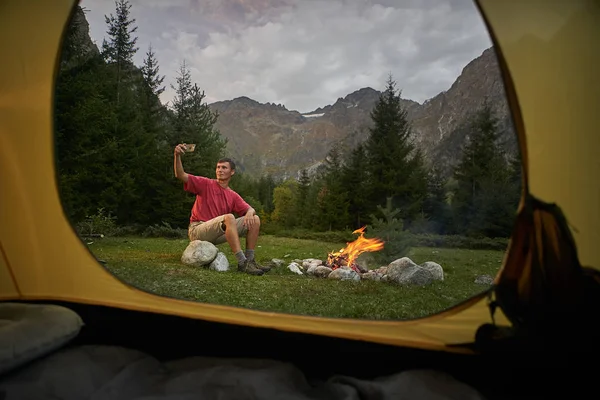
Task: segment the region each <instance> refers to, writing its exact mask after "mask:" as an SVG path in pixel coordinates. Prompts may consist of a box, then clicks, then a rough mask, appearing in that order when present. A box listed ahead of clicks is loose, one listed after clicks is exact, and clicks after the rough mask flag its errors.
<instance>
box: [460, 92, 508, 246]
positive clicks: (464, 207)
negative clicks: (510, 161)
mask: <svg viewBox="0 0 600 400" xmlns="http://www.w3.org/2000/svg"><path fill="white" fill-rule="evenodd" d="M497 141H498V119H497V118H496V116H495V115H494V114H493V112H492V110H491V107H490V105H489V103H487V102H485V103H484V104H483V106H482V108H481V109H480V110H479V111H478V112H477V113H476V114H475V118H474V119H473V122H472V125H471V130H470V135H469V138H468V142H467V144H466V146H465V148H464V150H463V154H462V157H461V160H460V162H459V163H458V164H457V166H456V168H455V171H454V178H455V179H456V183H457V187H456V190H455V192H454V196H453V199H452V202H453V204H452V210H453V220H454V228H455V230H456V231H457V232H458V233H462V234H467V235H470V236H482V235H484V236H487V235H492V234H493V235H497V234H498V233H499V232H500V231H502V229H506V226H507V223H506V221H504V220H503V219H506V218H509V219H510V217H509V216H507V212H506V207H504V206H501V204H505V203H506V199H507V197H506V196H505V195H506V194H507V191H509V190H510V189H509V185H508V184H507V183H508V179H509V173H508V168H507V163H506V159H505V157H504V154H503V152H502V149H501V147H500V146H499V145H498V143H497ZM499 202H500V203H499ZM511 223H512V221H510V222H509V224H511ZM498 227H501V228H498Z"/></svg>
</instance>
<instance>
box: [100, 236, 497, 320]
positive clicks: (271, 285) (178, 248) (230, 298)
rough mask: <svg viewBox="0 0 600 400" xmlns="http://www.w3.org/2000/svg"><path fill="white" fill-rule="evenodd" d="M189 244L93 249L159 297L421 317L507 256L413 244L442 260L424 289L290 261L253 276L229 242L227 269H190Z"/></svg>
mask: <svg viewBox="0 0 600 400" xmlns="http://www.w3.org/2000/svg"><path fill="white" fill-rule="evenodd" d="M188 243H189V242H188V240H186V239H159V238H137V237H109V238H104V239H100V240H95V241H94V242H93V243H92V244H89V245H88V247H89V248H90V250H91V251H92V252H93V253H94V254H95V256H96V257H97V258H98V259H99V260H102V261H105V262H106V267H107V268H108V270H109V271H111V272H112V273H114V274H115V276H116V277H118V278H120V279H121V280H123V281H124V282H126V283H128V284H130V285H133V286H135V287H138V288H140V289H142V290H146V291H149V292H152V293H155V294H158V295H164V296H169V297H175V298H180V299H187V300H193V301H199V302H204V303H213V304H221V305H229V306H235V307H245V308H250V309H255V310H263V311H270V312H285V313H292V314H302V315H312V316H322V317H341V318H361V319H379V320H381V319H395V320H399V319H411V318H418V317H423V316H426V315H430V314H433V313H437V312H440V311H443V310H444V309H446V308H449V307H451V306H453V305H455V304H457V303H459V302H461V301H463V300H466V299H467V298H469V297H470V296H472V295H475V294H477V293H480V292H482V291H483V290H485V289H486V288H487V287H486V286H482V285H477V284H475V283H474V280H475V278H476V277H477V276H478V275H483V274H488V275H492V276H494V275H495V274H496V273H497V271H498V269H499V267H500V265H501V261H502V257H503V252H502V251H497V250H466V249H443V248H424V247H419V248H414V249H413V250H412V251H411V252H410V253H409V254H408V257H410V258H411V259H412V260H413V261H415V262H416V263H419V264H420V263H422V262H425V261H435V262H437V263H439V264H440V265H441V266H442V267H443V269H444V274H445V279H444V281H442V282H440V281H436V282H434V283H433V284H431V285H429V286H426V287H403V286H399V285H396V284H392V283H385V282H373V281H367V280H364V281H360V282H350V281H337V280H331V279H322V278H314V277H309V276H298V275H296V274H293V273H292V272H290V271H289V270H288V269H287V268H286V267H285V266H283V267H280V268H278V269H273V270H271V271H270V272H269V273H267V274H265V275H263V276H250V275H247V274H242V273H239V272H237V271H236V270H235V269H236V268H235V267H236V265H237V264H236V263H235V262H234V257H233V255H232V254H231V250H230V249H229V247H228V245H227V244H226V243H225V244H222V245H219V246H218V247H219V249H220V250H221V251H223V253H224V254H225V255H226V256H227V258H228V260H229V263H230V269H231V270H230V271H227V272H216V271H210V270H207V269H203V268H195V267H190V266H186V265H183V264H182V263H181V261H180V258H181V254H182V252H183V250H184V249H185V248H186V247H187V245H188ZM344 245H345V244H344V243H341V244H340V243H325V242H322V241H313V240H302V239H290V238H280V237H275V236H261V237H260V239H259V246H260V247H258V248H257V249H256V258H257V260H258V261H259V262H261V263H266V262H268V261H270V260H271V259H273V258H280V259H284V260H286V261H288V262H291V260H293V259H304V258H318V259H322V260H325V259H326V257H327V254H328V253H329V252H331V251H337V250H339V249H341V248H342V247H343V246H344ZM286 256H287V257H286Z"/></svg>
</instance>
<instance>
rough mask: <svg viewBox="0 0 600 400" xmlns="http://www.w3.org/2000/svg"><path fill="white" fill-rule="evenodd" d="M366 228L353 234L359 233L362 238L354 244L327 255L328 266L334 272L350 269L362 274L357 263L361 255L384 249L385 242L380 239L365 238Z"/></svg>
mask: <svg viewBox="0 0 600 400" xmlns="http://www.w3.org/2000/svg"><path fill="white" fill-rule="evenodd" d="M365 228H366V226H363V227H362V228H359V229H357V230H355V231H354V232H352V233H353V234H356V233H358V234H359V235H360V236H359V237H358V239H356V240H355V241H354V242H351V243H347V246H346V247H344V248H343V249H341V250H340V251H337V252H331V253H329V254H328V255H327V266H328V267H329V268H331V269H332V270H336V269H338V268H340V267H344V266H347V267H350V268H352V269H353V270H354V271H356V272H358V273H360V272H362V271H361V270H360V268H359V267H358V264H356V263H355V260H356V259H357V258H358V256H359V255H361V254H362V253H364V252H365V251H379V250H381V249H383V243H384V242H383V241H382V240H380V239H367V238H365V237H364V231H365Z"/></svg>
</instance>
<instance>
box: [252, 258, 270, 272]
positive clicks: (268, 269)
mask: <svg viewBox="0 0 600 400" xmlns="http://www.w3.org/2000/svg"><path fill="white" fill-rule="evenodd" d="M248 265H252V267H254V268H257V269H259V270H261V271H263V272H269V271H270V270H271V267H267V266H266V265H260V264H259V263H257V262H256V260H254V259H253V260H250V261H248Z"/></svg>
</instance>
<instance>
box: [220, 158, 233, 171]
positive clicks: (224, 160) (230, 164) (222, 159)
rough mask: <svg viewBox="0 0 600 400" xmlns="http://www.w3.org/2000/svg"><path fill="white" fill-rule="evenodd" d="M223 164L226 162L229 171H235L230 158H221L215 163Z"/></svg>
mask: <svg viewBox="0 0 600 400" xmlns="http://www.w3.org/2000/svg"><path fill="white" fill-rule="evenodd" d="M224 162H228V163H229V166H230V167H231V169H232V170H235V162H234V161H233V160H232V159H231V158H229V157H225V158H221V159H220V160H219V161H217V163H224Z"/></svg>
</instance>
